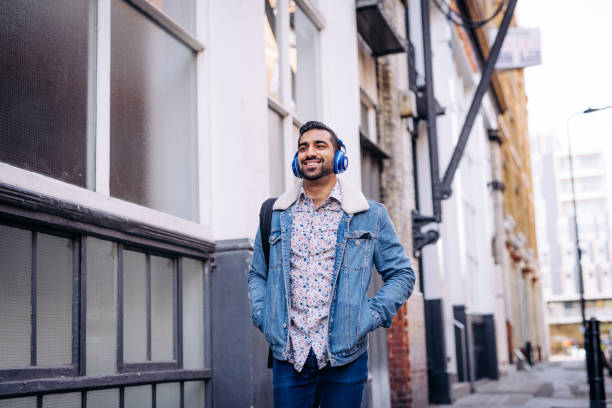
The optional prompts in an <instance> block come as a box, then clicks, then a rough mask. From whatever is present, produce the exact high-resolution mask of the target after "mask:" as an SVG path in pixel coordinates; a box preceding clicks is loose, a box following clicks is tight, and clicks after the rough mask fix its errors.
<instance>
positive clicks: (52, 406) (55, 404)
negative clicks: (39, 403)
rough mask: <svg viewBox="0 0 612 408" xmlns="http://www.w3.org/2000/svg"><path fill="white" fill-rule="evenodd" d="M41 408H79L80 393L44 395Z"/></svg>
mask: <svg viewBox="0 0 612 408" xmlns="http://www.w3.org/2000/svg"><path fill="white" fill-rule="evenodd" d="M43 408H81V393H80V392H71V393H69V394H52V395H45V396H43Z"/></svg>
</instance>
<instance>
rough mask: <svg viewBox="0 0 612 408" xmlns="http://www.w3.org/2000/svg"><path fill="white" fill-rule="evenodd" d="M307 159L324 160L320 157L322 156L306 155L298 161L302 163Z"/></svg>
mask: <svg viewBox="0 0 612 408" xmlns="http://www.w3.org/2000/svg"><path fill="white" fill-rule="evenodd" d="M308 160H320V161H325V160H323V158H322V157H317V156H311V157H306V158H304V159H302V160H301V161H300V163H302V164H304V162H306V161H308Z"/></svg>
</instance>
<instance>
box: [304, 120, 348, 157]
mask: <svg viewBox="0 0 612 408" xmlns="http://www.w3.org/2000/svg"><path fill="white" fill-rule="evenodd" d="M312 129H320V130H326V131H327V132H329V134H330V136H331V141H332V144H333V145H334V151H335V152H337V151H338V150H340V140H339V139H338V135H336V132H334V131H333V130H332V129H331V128H330V127H329V126H327V125H326V124H325V123H323V122H319V121H316V120H309V121H308V122H306V123H304V124H303V125H302V127H301V128H300V137H298V147H300V140H301V139H302V135H303V134H304V133H306V132H308V131H309V130H312Z"/></svg>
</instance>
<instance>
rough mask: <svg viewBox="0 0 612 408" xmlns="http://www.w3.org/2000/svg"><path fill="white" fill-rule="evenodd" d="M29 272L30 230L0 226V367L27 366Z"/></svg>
mask: <svg viewBox="0 0 612 408" xmlns="http://www.w3.org/2000/svg"><path fill="white" fill-rule="evenodd" d="M31 271H32V233H31V232H30V231H26V230H22V229H17V228H11V227H7V226H5V225H0V299H2V301H1V302H0V344H2V347H0V368H7V367H19V366H29V365H30V336H31V325H32V323H31V320H30V315H31V312H32V301H31V282H32V272H31ZM0 402H1V401H0ZM0 406H1V405H0Z"/></svg>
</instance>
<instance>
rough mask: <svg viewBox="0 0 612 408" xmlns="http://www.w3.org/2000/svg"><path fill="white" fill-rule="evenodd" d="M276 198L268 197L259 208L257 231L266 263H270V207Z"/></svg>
mask: <svg viewBox="0 0 612 408" xmlns="http://www.w3.org/2000/svg"><path fill="white" fill-rule="evenodd" d="M275 202H276V198H268V199H267V200H266V201H264V202H263V204H262V205H261V209H260V210H259V231H260V232H261V247H262V249H263V253H264V258H265V259H266V265H268V264H269V263H270V227H271V224H272V207H273V206H274V203H275Z"/></svg>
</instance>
